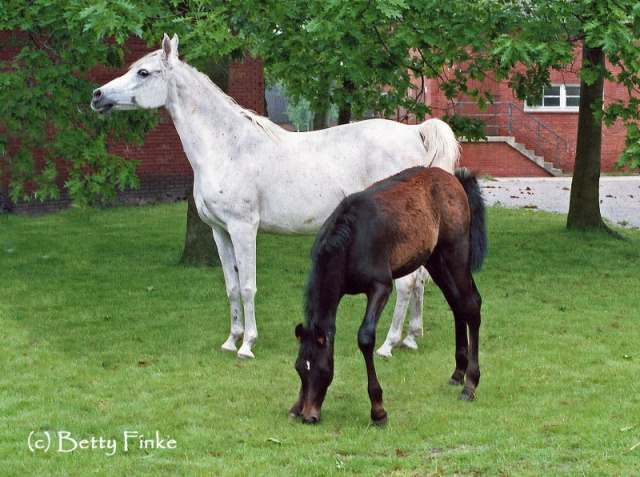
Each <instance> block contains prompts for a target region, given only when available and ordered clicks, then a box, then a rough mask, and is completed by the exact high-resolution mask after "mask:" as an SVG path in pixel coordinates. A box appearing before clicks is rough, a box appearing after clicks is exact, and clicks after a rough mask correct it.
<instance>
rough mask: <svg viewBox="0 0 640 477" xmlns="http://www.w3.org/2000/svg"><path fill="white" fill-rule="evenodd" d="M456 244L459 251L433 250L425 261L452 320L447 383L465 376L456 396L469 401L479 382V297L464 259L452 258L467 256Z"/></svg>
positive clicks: (452, 382) (459, 382) (461, 379)
mask: <svg viewBox="0 0 640 477" xmlns="http://www.w3.org/2000/svg"><path fill="white" fill-rule="evenodd" d="M458 246H459V247H461V250H458V251H456V250H455V247H453V248H452V249H451V250H447V249H441V250H440V251H439V252H438V253H434V254H433V255H432V257H431V259H430V260H429V266H428V270H429V273H430V274H431V277H432V278H433V281H434V282H435V283H436V285H438V287H439V288H440V289H441V290H442V292H443V293H444V296H445V298H446V299H447V303H448V304H449V306H450V307H451V310H452V311H453V317H454V321H455V333H456V354H455V357H456V369H455V371H454V373H453V375H452V376H451V380H450V381H449V383H450V384H454V385H457V384H462V383H463V380H464V379H465V376H466V380H465V381H464V388H463V390H462V393H461V394H460V399H462V400H464V401H471V400H473V399H474V398H475V390H476V387H477V386H478V383H479V381H480V365H479V362H478V339H479V331H480V322H481V318H480V307H481V304H482V299H481V297H480V293H479V292H478V289H477V288H476V285H475V282H474V281H473V277H472V276H471V270H470V268H469V265H468V263H467V261H466V260H463V261H462V262H461V261H459V260H456V259H455V257H466V256H468V249H466V253H465V248H464V246H462V244H460V245H458ZM467 327H468V330H469V334H468V335H467Z"/></svg>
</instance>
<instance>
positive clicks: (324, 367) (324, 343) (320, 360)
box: [291, 325, 333, 424]
mask: <svg viewBox="0 0 640 477" xmlns="http://www.w3.org/2000/svg"><path fill="white" fill-rule="evenodd" d="M296 337H297V338H298V342H299V343H300V351H299V353H298V359H297V360H296V371H297V372H298V375H299V376H300V381H301V382H302V387H301V390H300V397H299V398H298V402H297V403H296V404H295V405H294V408H292V411H291V412H292V414H293V415H296V416H300V417H302V420H303V421H304V422H306V423H309V424H315V423H316V422H318V420H319V419H320V408H321V407H322V402H323V401H324V397H325V395H326V394H327V388H328V387H329V385H330V384H331V381H332V380H333V339H331V338H330V337H327V336H326V335H325V333H324V332H323V331H322V330H320V329H318V328H314V329H312V330H306V329H305V328H304V327H303V326H302V325H298V326H296Z"/></svg>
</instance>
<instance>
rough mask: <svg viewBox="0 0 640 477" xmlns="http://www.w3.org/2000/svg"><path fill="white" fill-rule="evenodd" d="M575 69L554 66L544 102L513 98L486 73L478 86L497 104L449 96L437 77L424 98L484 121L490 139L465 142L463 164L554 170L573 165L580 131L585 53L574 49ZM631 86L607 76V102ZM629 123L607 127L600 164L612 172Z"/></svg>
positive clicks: (511, 171) (500, 172) (526, 172)
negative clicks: (482, 104) (579, 73)
mask: <svg viewBox="0 0 640 477" xmlns="http://www.w3.org/2000/svg"><path fill="white" fill-rule="evenodd" d="M575 57H576V60H575V62H574V64H573V65H572V69H571V70H565V71H551V77H550V80H551V86H550V87H548V88H545V91H544V97H543V99H542V101H541V102H540V104H535V105H529V104H526V103H525V102H522V101H518V100H517V99H515V97H514V95H513V92H512V91H511V90H510V89H509V87H508V85H507V84H506V82H498V81H495V80H492V79H487V80H485V81H484V82H483V83H481V84H475V85H473V86H472V87H478V88H479V89H480V91H489V92H490V93H491V96H492V98H493V100H494V104H490V105H488V106H487V108H486V110H484V111H480V110H479V109H478V107H477V106H475V105H474V104H472V103H471V102H469V100H468V99H467V100H465V98H459V99H458V101H456V102H454V103H451V102H447V101H446V100H445V98H444V96H443V95H442V94H441V93H440V92H439V90H438V87H437V83H436V82H435V81H431V82H429V83H427V87H426V91H425V95H424V96H425V103H427V104H429V105H430V106H431V107H432V108H433V110H434V111H446V112H447V113H452V112H454V111H455V112H456V113H457V114H459V115H462V116H468V117H471V118H479V119H482V120H483V121H485V123H486V128H485V132H486V134H487V136H488V141H485V142H475V143H471V142H464V141H463V143H462V145H463V147H462V164H463V165H466V166H468V167H470V168H472V169H473V170H476V171H479V172H483V173H487V174H491V175H493V176H496V177H501V176H502V177H504V176H521V177H528V176H551V175H561V174H570V173H571V172H572V171H573V165H574V162H575V153H576V140H577V131H578V102H579V98H580V80H579V79H578V77H577V75H576V72H577V71H579V69H580V67H581V59H580V58H581V54H580V52H579V50H576V55H575ZM628 94H629V93H628V91H627V90H626V89H625V88H624V87H622V86H620V85H617V84H614V83H610V82H606V83H605V87H604V100H605V104H609V103H611V102H613V101H615V100H616V99H619V98H625V97H628ZM625 137H626V129H625V127H624V125H623V124H622V122H621V121H617V122H616V123H615V124H613V125H612V126H611V127H608V128H607V127H604V128H603V140H602V156H601V170H602V171H603V172H612V171H614V170H616V163H617V160H618V158H619V157H620V155H621V154H622V152H623V150H624V147H625Z"/></svg>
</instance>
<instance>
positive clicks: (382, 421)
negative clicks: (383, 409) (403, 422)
mask: <svg viewBox="0 0 640 477" xmlns="http://www.w3.org/2000/svg"><path fill="white" fill-rule="evenodd" d="M371 422H372V423H373V425H374V426H376V427H387V416H384V417H383V418H382V419H378V420H377V421H371Z"/></svg>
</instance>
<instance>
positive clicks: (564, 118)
mask: <svg viewBox="0 0 640 477" xmlns="http://www.w3.org/2000/svg"><path fill="white" fill-rule="evenodd" d="M575 57H576V61H575V62H574V64H573V65H572V67H571V70H565V71H551V75H550V81H551V83H554V84H560V83H567V84H579V83H580V80H579V79H578V77H577V75H576V73H575V71H578V70H579V69H580V67H581V51H580V49H576V52H575ZM608 68H609V69H610V70H612V71H613V72H614V73H615V72H616V71H615V69H613V68H612V67H611V65H608ZM445 73H446V74H448V75H449V76H451V75H453V71H449V72H445ZM470 87H473V88H475V87H477V88H479V89H480V91H489V92H491V95H492V97H493V100H494V101H496V102H499V101H501V102H512V103H514V104H515V105H517V106H519V107H520V108H524V103H523V102H522V101H518V100H517V99H516V98H515V97H514V95H513V92H512V91H511V90H510V89H509V87H508V85H507V84H506V83H505V82H497V81H494V80H492V79H488V80H486V81H484V82H482V83H479V82H478V83H473V84H472V85H470ZM627 97H628V91H627V90H626V89H625V88H624V87H622V86H619V85H616V84H614V83H610V82H606V83H605V89H604V100H605V104H610V103H611V102H613V101H615V100H616V99H618V98H623V99H624V98H627ZM455 101H470V99H469V98H468V97H464V96H461V97H459V98H456V99H455ZM425 102H426V104H428V105H430V106H431V107H432V109H433V114H434V116H441V115H443V114H445V113H446V112H450V111H451V107H452V106H453V103H454V101H447V100H446V99H445V98H444V95H443V94H442V93H441V91H440V90H439V89H438V83H437V81H436V80H430V81H428V82H427V92H426V94H425ZM529 114H530V115H531V116H533V117H534V118H536V119H537V120H539V121H540V122H542V123H543V124H544V125H546V126H548V127H549V128H551V129H552V130H553V131H555V132H556V133H557V134H559V135H560V136H561V137H562V138H564V139H565V140H566V141H567V149H566V151H565V152H564V153H563V154H562V156H561V160H560V164H559V167H560V168H561V169H562V170H563V172H565V173H571V172H572V171H573V166H574V163H575V153H576V140H577V130H578V113H577V112H575V113H565V112H529ZM625 136H626V129H625V128H624V126H623V125H622V122H621V121H617V122H616V123H615V124H614V125H612V126H611V127H609V128H607V127H604V129H603V136H602V156H601V164H602V166H601V169H602V171H603V172H612V171H615V170H617V169H616V163H617V161H618V158H619V157H620V155H621V154H622V151H623V150H624V146H625V144H624V142H625ZM516 140H517V141H518V142H522V143H525V144H526V143H527V141H526V139H524V138H522V137H518V136H516ZM526 146H527V147H529V148H531V147H532V145H531V144H526ZM545 147H546V146H545ZM553 159H554V158H552V157H548V158H547V160H548V161H549V162H553Z"/></svg>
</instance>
